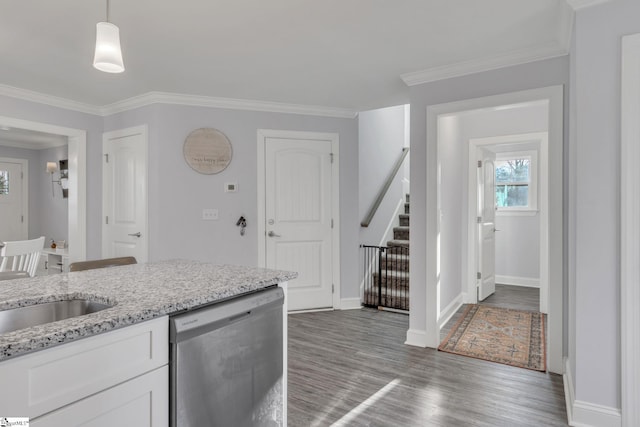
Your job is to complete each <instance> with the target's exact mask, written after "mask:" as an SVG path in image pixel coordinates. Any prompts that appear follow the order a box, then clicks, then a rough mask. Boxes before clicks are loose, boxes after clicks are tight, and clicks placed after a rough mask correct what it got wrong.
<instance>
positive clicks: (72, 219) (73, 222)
mask: <svg viewBox="0 0 640 427" xmlns="http://www.w3.org/2000/svg"><path fill="white" fill-rule="evenodd" d="M0 123H1V124H2V125H3V126H8V127H11V128H18V129H25V130H32V131H37V132H45V133H51V134H54V135H61V136H66V137H67V140H68V149H69V153H68V154H69V156H68V157H69V199H68V200H69V262H75V261H84V260H85V259H87V131H85V130H82V129H73V128H67V127H62V126H55V125H51V124H48V123H40V122H33V121H30V120H22V119H15V118H12V117H4V116H0Z"/></svg>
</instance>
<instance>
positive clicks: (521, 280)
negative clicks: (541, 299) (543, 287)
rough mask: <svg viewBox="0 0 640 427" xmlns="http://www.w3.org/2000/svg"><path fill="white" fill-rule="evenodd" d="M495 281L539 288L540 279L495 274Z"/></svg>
mask: <svg viewBox="0 0 640 427" xmlns="http://www.w3.org/2000/svg"><path fill="white" fill-rule="evenodd" d="M496 283H500V284H502V285H511V286H523V287H526V288H539V287H540V279H536V278H535V277H518V276H502V275H499V274H496Z"/></svg>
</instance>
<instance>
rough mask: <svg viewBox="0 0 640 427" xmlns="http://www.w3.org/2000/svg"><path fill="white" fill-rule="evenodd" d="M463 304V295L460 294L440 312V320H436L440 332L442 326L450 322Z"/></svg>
mask: <svg viewBox="0 0 640 427" xmlns="http://www.w3.org/2000/svg"><path fill="white" fill-rule="evenodd" d="M462 304H464V294H463V293H462V292H460V293H459V294H458V296H457V297H455V298H454V299H453V301H451V302H450V303H449V305H447V306H446V307H445V308H444V310H442V311H441V312H440V318H439V319H438V329H439V330H442V328H443V327H444V325H446V324H447V322H449V320H451V318H452V317H453V315H454V314H456V313H457V311H458V309H459V308H460V307H461V306H462Z"/></svg>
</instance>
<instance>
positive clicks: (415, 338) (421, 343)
mask: <svg viewBox="0 0 640 427" xmlns="http://www.w3.org/2000/svg"><path fill="white" fill-rule="evenodd" d="M404 343H405V344H406V345H412V346H414V347H422V348H426V347H428V342H427V333H426V332H425V331H420V330H417V329H409V330H408V331H407V340H406V341H405V342H404Z"/></svg>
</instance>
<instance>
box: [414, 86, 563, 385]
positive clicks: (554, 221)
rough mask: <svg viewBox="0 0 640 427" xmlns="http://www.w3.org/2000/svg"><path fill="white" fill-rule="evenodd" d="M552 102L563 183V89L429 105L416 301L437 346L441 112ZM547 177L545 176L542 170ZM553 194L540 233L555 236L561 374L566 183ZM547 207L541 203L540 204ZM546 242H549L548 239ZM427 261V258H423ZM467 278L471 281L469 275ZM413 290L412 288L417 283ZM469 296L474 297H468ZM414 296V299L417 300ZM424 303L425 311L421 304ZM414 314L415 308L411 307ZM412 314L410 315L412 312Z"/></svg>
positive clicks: (555, 168)
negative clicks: (420, 289) (420, 283)
mask: <svg viewBox="0 0 640 427" xmlns="http://www.w3.org/2000/svg"><path fill="white" fill-rule="evenodd" d="M539 100H548V102H549V130H548V133H549V146H550V150H551V151H550V152H549V154H548V158H549V174H550V175H551V176H550V182H562V147H563V146H564V144H563V138H564V132H563V126H564V121H563V118H564V114H563V87H562V86H552V87H546V88H540V89H533V90H526V91H521V92H512V93H507V94H502V95H494V96H488V97H483V98H476V99H469V100H464V101H458V102H451V103H446V104H438V105H430V106H427V122H426V128H427V141H426V150H425V157H426V159H425V161H426V170H427V182H426V185H425V189H426V190H425V191H426V206H427V207H430V208H428V209H427V211H426V214H427V217H426V242H427V253H426V259H425V260H424V262H426V272H427V274H426V277H425V282H426V283H425V285H426V295H425V300H426V301H424V300H423V301H417V302H415V304H420V305H422V304H424V305H423V306H422V307H424V312H425V316H426V325H425V331H426V334H427V342H428V344H429V346H430V347H433V348H435V347H436V346H437V344H438V342H437V341H438V338H439V336H438V335H439V334H438V333H437V329H438V312H437V304H438V265H437V263H438V248H437V242H438V240H439V239H438V210H437V200H438V185H437V183H438V174H437V162H438V116H439V115H441V114H451V113H456V112H460V111H467V110H475V109H481V108H493V107H497V106H502V105H511V104H520V103H525V102H531V101H539ZM541 175H542V174H541ZM549 190H550V192H549V199H550V204H549V209H550V210H549V218H550V222H549V229H548V230H546V229H544V228H543V227H542V224H541V229H540V233H541V235H548V236H550V238H551V240H550V241H549V273H548V275H549V276H548V277H549V279H548V280H549V283H550V284H553V286H550V292H549V298H548V300H549V315H548V321H549V339H548V347H547V355H548V357H547V361H548V370H549V371H550V372H554V373H559V372H562V369H563V367H562V346H563V308H564V307H563V262H562V261H563V251H562V246H563V241H562V236H563V231H562V227H563V216H562V192H563V188H562V186H561V185H556V186H553V187H550V189H549ZM541 209H542V206H541ZM544 244H545V245H546V242H545V243H544ZM420 261H422V260H420ZM541 277H542V276H541ZM467 280H468V279H467ZM412 289H413V287H412ZM469 297H472V296H471V295H469ZM412 300H413V298H412ZM422 307H420V309H421V308H422ZM412 312H413V311H412ZM410 315H411V314H410Z"/></svg>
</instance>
